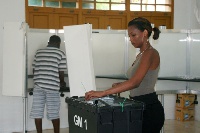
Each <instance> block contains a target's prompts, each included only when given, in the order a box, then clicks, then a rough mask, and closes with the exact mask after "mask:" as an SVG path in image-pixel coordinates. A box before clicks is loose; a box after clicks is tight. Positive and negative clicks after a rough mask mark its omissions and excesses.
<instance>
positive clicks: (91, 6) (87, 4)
mask: <svg viewBox="0 0 200 133" xmlns="http://www.w3.org/2000/svg"><path fill="white" fill-rule="evenodd" d="M82 8H83V9H94V3H82Z"/></svg>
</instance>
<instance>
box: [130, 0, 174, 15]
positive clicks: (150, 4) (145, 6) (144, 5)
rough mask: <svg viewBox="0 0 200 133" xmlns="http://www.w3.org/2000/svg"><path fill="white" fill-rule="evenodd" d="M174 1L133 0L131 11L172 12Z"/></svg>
mask: <svg viewBox="0 0 200 133" xmlns="http://www.w3.org/2000/svg"><path fill="white" fill-rule="evenodd" d="M171 1H172V0H131V1H130V11H161V12H170V11H171Z"/></svg>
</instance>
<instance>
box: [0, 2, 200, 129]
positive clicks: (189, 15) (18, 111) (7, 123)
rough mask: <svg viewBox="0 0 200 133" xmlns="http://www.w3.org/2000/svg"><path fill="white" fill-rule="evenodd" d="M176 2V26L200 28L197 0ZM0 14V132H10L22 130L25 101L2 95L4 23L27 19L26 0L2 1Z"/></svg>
mask: <svg viewBox="0 0 200 133" xmlns="http://www.w3.org/2000/svg"><path fill="white" fill-rule="evenodd" d="M174 3H175V6H174V7H175V10H174V28H175V29H199V28H200V25H199V24H198V22H197V21H196V18H195V16H194V13H193V9H194V3H195V0H175V2H174ZM0 16H1V17H0V132H1V133H10V132H14V131H22V128H23V123H22V121H23V119H22V118H23V101H22V98H19V97H6V96H2V80H3V77H2V44H3V23H4V22H6V21H25V0H4V1H1V8H0ZM11 39H12V38H11ZM16 45H17V44H16ZM11 83H12V81H11ZM13 89H15V88H13ZM170 97H171V96H169V99H170ZM167 98H168V96H166V97H165V99H166V101H167ZM165 106H166V107H168V106H170V103H165Z"/></svg>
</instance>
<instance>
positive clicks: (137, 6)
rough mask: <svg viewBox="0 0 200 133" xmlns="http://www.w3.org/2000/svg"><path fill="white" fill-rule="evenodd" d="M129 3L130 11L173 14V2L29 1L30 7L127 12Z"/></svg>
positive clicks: (163, 0) (120, 0)
mask: <svg viewBox="0 0 200 133" xmlns="http://www.w3.org/2000/svg"><path fill="white" fill-rule="evenodd" d="M129 2H130V5H128V6H130V11H160V12H171V10H172V9H171V8H172V7H171V4H172V0H130V1H128V0H28V6H40V7H54V8H77V9H78V8H82V9H93V10H121V11H125V10H127V9H126V6H127V3H129ZM80 3H82V5H80ZM79 5H80V7H79Z"/></svg>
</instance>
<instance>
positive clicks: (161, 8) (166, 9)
mask: <svg viewBox="0 0 200 133" xmlns="http://www.w3.org/2000/svg"><path fill="white" fill-rule="evenodd" d="M156 11H162V12H170V11H171V7H170V6H164V5H157V6H156Z"/></svg>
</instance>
